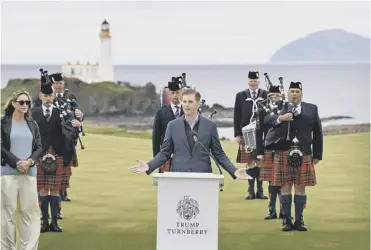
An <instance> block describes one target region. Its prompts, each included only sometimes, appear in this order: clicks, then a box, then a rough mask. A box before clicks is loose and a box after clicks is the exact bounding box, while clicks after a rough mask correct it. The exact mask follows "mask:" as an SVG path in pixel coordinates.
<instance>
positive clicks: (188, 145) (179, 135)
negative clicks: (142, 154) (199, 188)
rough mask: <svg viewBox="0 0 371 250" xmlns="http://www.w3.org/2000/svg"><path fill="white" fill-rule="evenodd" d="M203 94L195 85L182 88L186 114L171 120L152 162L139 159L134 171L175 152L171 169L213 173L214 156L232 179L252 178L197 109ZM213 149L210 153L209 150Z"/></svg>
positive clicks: (157, 164) (155, 164)
mask: <svg viewBox="0 0 371 250" xmlns="http://www.w3.org/2000/svg"><path fill="white" fill-rule="evenodd" d="M200 100H201V95H200V93H199V92H196V91H195V90H193V89H186V90H184V92H183V100H182V105H183V110H184V116H181V117H180V118H178V119H175V120H172V121H171V122H169V124H168V126H167V128H166V132H165V138H164V141H163V143H162V145H161V150H160V152H159V153H158V154H157V155H156V156H155V157H154V158H153V159H152V160H151V161H149V162H147V163H146V162H143V161H138V162H139V163H138V164H137V165H135V166H132V167H130V168H129V169H130V171H131V172H133V173H144V172H145V173H147V175H150V174H151V173H152V172H153V171H155V170H156V169H158V168H159V167H160V166H162V165H163V164H165V163H166V162H167V161H168V160H169V159H170V157H171V155H172V154H173V158H172V161H171V167H170V171H171V172H196V173H211V172H212V168H211V161H210V157H213V158H214V159H215V161H216V163H217V165H218V164H220V165H221V166H222V168H223V169H224V170H225V171H227V172H228V173H229V174H230V175H231V176H232V178H233V179H236V178H237V179H242V180H248V179H252V177H251V176H249V175H248V174H247V173H246V168H236V167H235V166H234V165H233V164H232V162H231V161H230V160H229V158H228V157H227V156H226V154H225V152H224V150H223V148H222V146H221V144H220V140H219V135H218V130H217V127H216V124H215V123H214V122H213V121H211V120H209V119H207V118H206V117H203V116H202V115H200V114H199V113H198V107H199V104H200ZM210 152H211V154H210Z"/></svg>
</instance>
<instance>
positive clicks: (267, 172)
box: [256, 85, 283, 220]
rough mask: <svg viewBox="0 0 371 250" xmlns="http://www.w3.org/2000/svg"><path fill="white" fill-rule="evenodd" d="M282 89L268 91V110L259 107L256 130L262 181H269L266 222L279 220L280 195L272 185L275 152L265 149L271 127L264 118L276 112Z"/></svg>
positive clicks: (275, 87) (277, 189) (257, 152)
mask: <svg viewBox="0 0 371 250" xmlns="http://www.w3.org/2000/svg"><path fill="white" fill-rule="evenodd" d="M280 93H281V92H280V88H279V86H273V85H272V86H270V87H269V91H268V99H269V100H268V103H267V105H265V106H266V108H264V106H259V116H258V117H259V122H258V125H257V128H256V154H257V159H258V160H260V164H259V167H260V175H259V180H260V181H268V183H269V185H268V192H269V203H268V216H267V217H265V219H266V220H271V219H277V212H276V200H277V196H279V195H280V188H281V187H279V186H273V185H272V178H273V158H274V151H273V150H267V149H265V148H264V138H265V137H266V135H267V133H268V130H269V125H268V124H265V123H264V118H265V117H266V116H267V115H268V114H269V113H270V112H274V111H275V109H277V108H276V105H277V103H279V101H280V98H281V97H280V96H281V95H280ZM279 218H283V213H282V209H281V206H280V213H279Z"/></svg>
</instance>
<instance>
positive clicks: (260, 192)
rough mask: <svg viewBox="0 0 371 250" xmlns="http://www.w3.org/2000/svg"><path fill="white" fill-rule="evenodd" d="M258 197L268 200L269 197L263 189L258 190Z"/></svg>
mask: <svg viewBox="0 0 371 250" xmlns="http://www.w3.org/2000/svg"><path fill="white" fill-rule="evenodd" d="M255 198H256V199H262V200H267V199H268V197H267V196H265V195H264V193H263V190H258V192H256V195H255Z"/></svg>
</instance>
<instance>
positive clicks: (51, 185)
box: [36, 154, 65, 190]
mask: <svg viewBox="0 0 371 250" xmlns="http://www.w3.org/2000/svg"><path fill="white" fill-rule="evenodd" d="M44 155H45V154H43V155H42V156H41V158H42V157H43V156H44ZM56 159H57V169H56V171H55V173H53V174H45V173H44V171H43V169H42V168H41V163H40V162H38V163H37V164H36V166H37V188H38V189H43V188H44V189H50V190H59V189H60V188H61V187H62V183H63V179H64V177H65V167H63V157H62V156H56Z"/></svg>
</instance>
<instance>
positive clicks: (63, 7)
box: [1, 1, 370, 65]
mask: <svg viewBox="0 0 371 250" xmlns="http://www.w3.org/2000/svg"><path fill="white" fill-rule="evenodd" d="M104 19H107V21H108V22H109V23H110V29H111V35H112V41H111V42H112V60H113V63H114V64H115V65H156V64H157V65H171V64H254V63H265V62H267V61H269V59H270V57H271V56H272V55H273V54H274V53H275V52H276V50H278V49H279V48H280V47H282V46H284V45H286V44H287V43H289V42H291V41H293V40H295V39H298V38H302V37H305V36H307V35H309V34H311V33H313V32H316V31H319V30H324V29H334V28H335V29H339V28H340V29H345V30H346V31H349V32H353V33H356V34H359V35H362V36H366V37H370V3H369V2H368V1H363V2H354V1H353V2H344V1H339V2H334V1H330V2H323V1H321V2H318V1H317V2H314V1H310V2H303V1H297V2H268V1H261V2H251V1H250V2H241V1H240V2H228V1H225V2H210V1H207V2H176V1H175V2H155V1H149V2H124V1H121V2H118V1H116V2H104V3H103V2H71V1H70V2H68V1H60V2H5V3H4V2H3V3H2V13H1V26H2V27H1V62H2V64H39V63H42V64H63V63H65V62H67V61H77V60H79V61H80V62H84V61H85V62H86V61H88V60H89V61H90V62H95V61H97V60H98V59H99V53H100V40H99V32H100V27H101V23H102V21H103V20H104Z"/></svg>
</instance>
